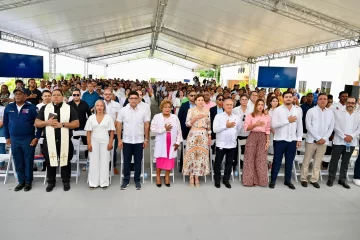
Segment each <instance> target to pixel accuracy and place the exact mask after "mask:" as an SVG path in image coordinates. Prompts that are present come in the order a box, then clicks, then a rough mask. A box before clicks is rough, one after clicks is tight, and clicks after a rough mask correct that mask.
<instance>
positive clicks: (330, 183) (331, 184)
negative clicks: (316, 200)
mask: <svg viewBox="0 0 360 240" xmlns="http://www.w3.org/2000/svg"><path fill="white" fill-rule="evenodd" d="M326 185H328V187H332V186H333V185H334V181H332V180H328V181H327V182H326Z"/></svg>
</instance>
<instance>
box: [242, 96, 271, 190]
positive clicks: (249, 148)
mask: <svg viewBox="0 0 360 240" xmlns="http://www.w3.org/2000/svg"><path fill="white" fill-rule="evenodd" d="M264 106H265V102H264V100H262V99H258V100H257V101H256V103H255V107H254V112H253V113H251V114H249V115H247V116H246V119H245V123H244V130H245V131H250V134H249V137H248V138H247V140H246V146H245V157H244V168H243V179H242V182H243V184H244V186H248V187H252V186H262V187H266V186H267V185H268V163H267V150H268V147H269V142H270V140H269V136H270V135H269V134H270V117H269V115H267V114H265V113H264Z"/></svg>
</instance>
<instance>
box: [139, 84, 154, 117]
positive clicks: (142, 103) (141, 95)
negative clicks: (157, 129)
mask: <svg viewBox="0 0 360 240" xmlns="http://www.w3.org/2000/svg"><path fill="white" fill-rule="evenodd" d="M136 92H137V93H138V95H139V102H138V106H139V107H142V108H144V109H145V110H146V111H147V112H148V115H149V119H151V108H150V105H149V104H147V103H145V102H143V101H142V99H143V94H142V92H141V90H137V91H136Z"/></svg>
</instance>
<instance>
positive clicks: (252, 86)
mask: <svg viewBox="0 0 360 240" xmlns="http://www.w3.org/2000/svg"><path fill="white" fill-rule="evenodd" d="M249 85H250V88H252V89H254V88H256V87H257V81H256V79H251V80H250V81H249Z"/></svg>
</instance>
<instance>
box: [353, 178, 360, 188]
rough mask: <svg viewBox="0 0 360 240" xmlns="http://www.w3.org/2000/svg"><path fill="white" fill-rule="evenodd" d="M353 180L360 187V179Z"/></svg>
mask: <svg viewBox="0 0 360 240" xmlns="http://www.w3.org/2000/svg"><path fill="white" fill-rule="evenodd" d="M353 182H354V183H355V185H356V186H358V187H360V179H354V180H353Z"/></svg>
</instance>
